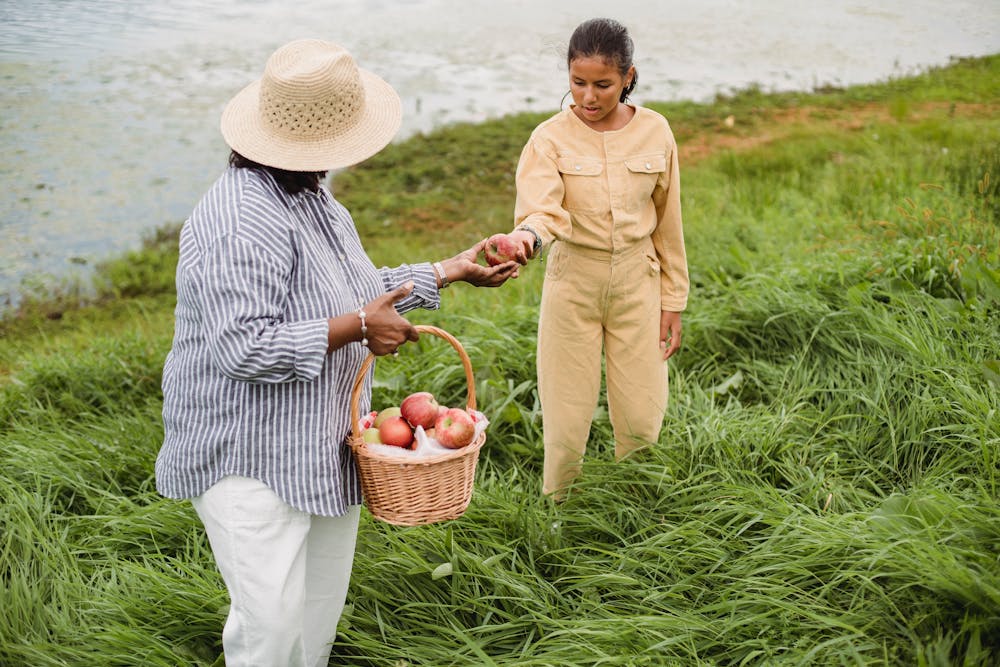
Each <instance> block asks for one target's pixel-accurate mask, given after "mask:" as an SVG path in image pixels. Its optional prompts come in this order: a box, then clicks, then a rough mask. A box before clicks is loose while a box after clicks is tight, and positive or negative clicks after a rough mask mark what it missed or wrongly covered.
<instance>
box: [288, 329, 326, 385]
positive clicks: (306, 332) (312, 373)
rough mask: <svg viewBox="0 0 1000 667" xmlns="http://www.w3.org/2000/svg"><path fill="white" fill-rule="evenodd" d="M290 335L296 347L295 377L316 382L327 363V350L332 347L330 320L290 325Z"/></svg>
mask: <svg viewBox="0 0 1000 667" xmlns="http://www.w3.org/2000/svg"><path fill="white" fill-rule="evenodd" d="M288 334H289V336H290V337H291V338H292V340H293V341H294V345H295V362H294V363H295V368H294V373H295V377H296V378H298V379H300V380H315V379H316V378H317V377H319V374H320V372H321V371H322V370H323V364H324V363H326V350H327V348H328V347H329V345H330V340H329V335H330V323H329V321H328V320H325V319H324V320H306V321H303V322H292V323H291V324H289V325H288Z"/></svg>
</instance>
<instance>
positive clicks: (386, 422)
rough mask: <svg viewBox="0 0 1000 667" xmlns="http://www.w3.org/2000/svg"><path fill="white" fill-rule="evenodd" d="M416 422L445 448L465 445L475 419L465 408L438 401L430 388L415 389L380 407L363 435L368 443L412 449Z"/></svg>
mask: <svg viewBox="0 0 1000 667" xmlns="http://www.w3.org/2000/svg"><path fill="white" fill-rule="evenodd" d="M418 426H420V427H423V429H424V431H425V432H426V433H427V435H428V437H431V438H434V439H436V440H437V441H438V442H439V443H441V445H442V446H443V447H447V448H448V449H459V448H461V447H465V446H466V445H468V444H470V443H471V442H472V440H473V438H475V435H476V422H475V419H474V418H473V416H472V415H471V414H469V412H468V410H463V409H462V408H449V407H447V406H444V405H439V404H438V402H437V400H436V399H435V398H434V395H433V394H431V393H430V392H429V391H418V392H416V393H413V394H410V395H409V396H407V397H406V398H404V399H403V402H402V403H400V404H399V405H398V406H397V405H394V406H390V407H388V408H384V409H382V410H381V411H380V412H379V413H378V414H377V415H376V416H375V421H374V422H372V425H371V426H370V427H369V428H367V429H365V431H364V433H363V434H362V436H363V437H364V440H365V442H367V443H372V444H382V445H391V446H393V447H402V448H404V449H411V448H413V446H414V445H415V444H416V441H415V439H414V430H415V429H416V428H417V427H418Z"/></svg>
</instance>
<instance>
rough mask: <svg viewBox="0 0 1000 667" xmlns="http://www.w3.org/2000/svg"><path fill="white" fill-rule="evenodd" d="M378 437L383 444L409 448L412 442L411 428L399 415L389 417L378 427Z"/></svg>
mask: <svg viewBox="0 0 1000 667" xmlns="http://www.w3.org/2000/svg"><path fill="white" fill-rule="evenodd" d="M378 437H379V439H380V440H381V441H382V444H383V445H392V446H393V447H403V448H404V449H405V448H409V446H410V445H412V444H413V429H412V428H410V425H409V424H407V423H406V420H405V419H403V418H402V417H400V416H399V415H396V416H393V417H389V418H387V419H386V420H385V421H384V422H382V425H381V426H379V427H378Z"/></svg>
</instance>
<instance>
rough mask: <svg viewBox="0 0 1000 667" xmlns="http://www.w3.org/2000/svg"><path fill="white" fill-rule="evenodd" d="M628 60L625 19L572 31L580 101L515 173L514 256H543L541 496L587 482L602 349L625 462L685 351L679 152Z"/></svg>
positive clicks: (655, 428) (618, 449)
mask: <svg viewBox="0 0 1000 667" xmlns="http://www.w3.org/2000/svg"><path fill="white" fill-rule="evenodd" d="M632 53H633V44H632V39H631V38H630V37H629V34H628V31H627V30H626V29H625V27H623V26H622V25H621V24H620V23H618V22H616V21H613V20H610V19H593V20H590V21H586V22H585V23H583V24H581V25H580V26H578V27H577V29H576V30H575V31H574V32H573V35H572V37H571V39H570V43H569V49H568V53H567V57H566V59H567V63H568V66H569V83H570V92H571V93H572V97H573V103H572V105H570V106H569V108H567V109H564V110H563V111H561V112H560V113H558V114H556V115H555V116H553V117H552V118H549V119H548V120H546V121H544V122H543V123H541V124H540V125H539V126H538V127H537V128H535V130H534V131H533V132H532V134H531V137H530V138H529V140H528V142H527V144H526V145H525V146H524V149H523V151H522V153H521V158H520V162H519V163H518V167H517V175H516V183H517V199H516V204H515V211H514V217H515V225H516V226H515V230H514V231H513V232H512V233H511V236H513V237H514V240H515V241H516V242H517V245H518V248H519V249H520V250H521V251H523V257H518V260H519V261H523V260H524V259H525V258H530V257H533V256H536V255H538V254H539V253H540V252H541V250H542V248H545V247H548V248H549V251H548V264H547V267H546V271H545V283H544V287H543V290H542V304H541V312H540V316H539V323H538V359H537V366H538V391H539V396H540V399H541V406H542V419H543V429H544V444H545V465H544V474H543V484H542V490H543V493H545V494H551V495H553V496H554V497H555V498H556V499H561V498H562V497H563V496H564V495H565V493H566V491H567V489H568V487H569V486H570V485H571V483H572V482H573V480H574V479H575V478H576V477H577V476H578V475H579V471H580V464H581V461H582V458H583V455H584V452H585V449H586V444H587V439H588V437H589V433H590V426H591V415H592V414H593V411H594V408H595V407H596V404H597V401H598V394H599V391H600V386H601V359H602V350H603V353H604V361H605V365H606V375H607V400H608V408H609V413H610V418H611V423H612V426H613V428H614V435H615V457H616V458H617V459H619V460H620V459H622V458H624V457H626V456H628V455H629V454H630V453H631V452H633V451H635V450H637V449H639V448H642V447H645V446H648V445H651V444H653V443H655V442H656V441H657V440H658V438H659V433H660V428H661V427H662V424H663V416H664V413H665V410H666V405H667V369H666V364H665V361H666V360H667V359H668V358H670V357H671V356H672V355H673V354H674V353H675V352H676V351H677V350H678V349H679V348H680V345H681V311H682V310H684V308H685V307H686V305H687V296H688V272H687V260H686V255H685V251H684V237H683V232H682V226H681V205H680V171H679V167H678V161H677V144H676V142H675V141H674V136H673V134H672V132H671V131H670V126H669V125H668V123H667V121H666V119H665V118H663V116H661V115H660V114H658V113H656V112H655V111H652V110H650V109H645V108H642V107H638V106H634V105H631V104H627V103H626V100H628V96H629V94H630V93H631V92H632V90H633V89H634V88H635V84H636V68H635V65H634V64H633V62H632Z"/></svg>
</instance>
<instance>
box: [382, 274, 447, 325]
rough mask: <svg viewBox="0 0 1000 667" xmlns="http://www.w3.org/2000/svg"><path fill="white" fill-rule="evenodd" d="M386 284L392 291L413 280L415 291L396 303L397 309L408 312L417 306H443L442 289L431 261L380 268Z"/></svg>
mask: <svg viewBox="0 0 1000 667" xmlns="http://www.w3.org/2000/svg"><path fill="white" fill-rule="evenodd" d="M378 272H379V276H381V278H382V284H383V285H385V291H386V292H391V291H392V290H394V289H396V288H397V287H399V286H400V285H402V284H403V283H405V282H406V281H408V280H412V281H413V291H412V292H410V294H409V295H408V296H406V297H405V298H403V299H401V300H400V301H398V302H397V303H396V311H397V312H400V313H406V312H409V311H411V310H415V309H417V308H424V309H426V310H437V309H438V308H440V307H441V290H439V289H438V286H437V275H436V274H435V273H434V268H433V267H432V266H431V264H430V263H429V262H422V263H420V264H402V265H400V266H397V267H395V268H387V267H382V268H380V269H379V270H378Z"/></svg>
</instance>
